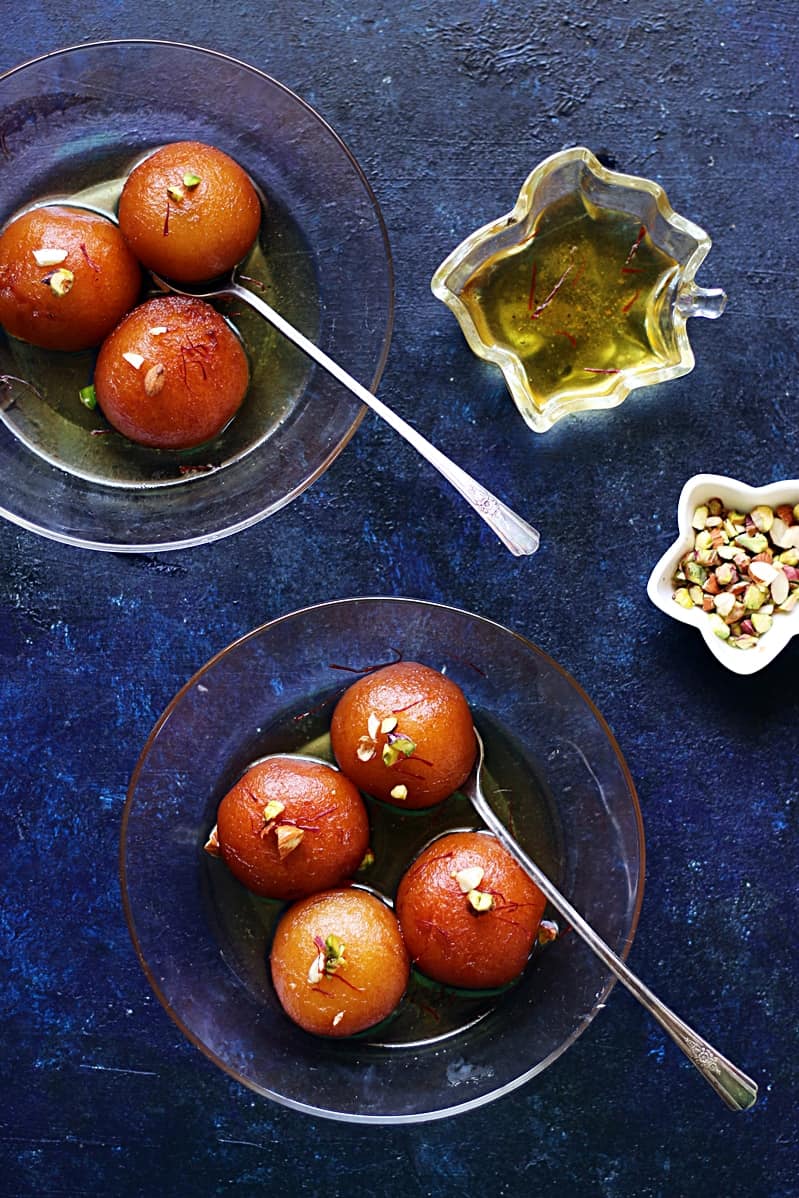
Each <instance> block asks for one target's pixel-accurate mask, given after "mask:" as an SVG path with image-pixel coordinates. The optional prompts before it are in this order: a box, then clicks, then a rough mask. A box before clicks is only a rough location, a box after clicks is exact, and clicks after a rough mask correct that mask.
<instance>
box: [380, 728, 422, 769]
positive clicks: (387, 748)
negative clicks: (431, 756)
mask: <svg viewBox="0 0 799 1198" xmlns="http://www.w3.org/2000/svg"><path fill="white" fill-rule="evenodd" d="M415 751H416V743H415V741H412V740H411V738H410V737H409V736H400V735H399V734H398V733H395V732H389V734H388V740H387V741H386V743H385V744H384V745H383V765H386V766H388V767H389V768H390V767H391V766H392V765H396V764H397V762H398V761H399V759H400V757H410V756H411V755H412V754H413V753H415Z"/></svg>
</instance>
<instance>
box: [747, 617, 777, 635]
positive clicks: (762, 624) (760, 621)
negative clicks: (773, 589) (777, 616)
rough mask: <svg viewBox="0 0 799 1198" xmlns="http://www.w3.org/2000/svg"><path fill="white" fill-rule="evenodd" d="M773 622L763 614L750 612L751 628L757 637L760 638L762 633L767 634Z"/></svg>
mask: <svg viewBox="0 0 799 1198" xmlns="http://www.w3.org/2000/svg"><path fill="white" fill-rule="evenodd" d="M773 622H774V621H773V620H772V618H771V616H767V615H765V614H764V613H763V612H759V611H755V612H752V627H753V628H754V630H755V632H756V633H757V634H758V636H762V635H763V633H764V632H768V630H769V628H771V625H772V624H773Z"/></svg>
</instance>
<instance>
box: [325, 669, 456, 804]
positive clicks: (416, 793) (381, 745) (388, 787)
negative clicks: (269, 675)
mask: <svg viewBox="0 0 799 1198" xmlns="http://www.w3.org/2000/svg"><path fill="white" fill-rule="evenodd" d="M330 735H331V741H332V745H333V752H334V753H335V755H336V760H337V762H338V764H339V766H340V767H341V769H342V770H343V771H344V773H345V774H346V775H347V777H348V778H351V779H352V780H353V782H354V783H355V784H356V786H358V787H360V789H361V790H363V791H365V792H366V793H367V794H370V795H373V796H374V797H375V798H378V799H383V800H384V801H385V802H387V803H392V804H394V805H396V806H397V807H406V808H409V809H411V808H419V807H432V806H433V805H434V804H436V803H440V802H441V801H442V800H443V799H446V798H447V796H448V795H450V794H452V792H453V791H454V790H457V788H458V787H459V786H460V785H461V783H462V782H463V781H464V780H465V779H466V777H467V775H468V773H469V771H470V770H471V768H472V765H473V763H474V758H475V752H476V745H475V739H474V729H473V727H472V717H471V714H470V712H469V706H468V704H467V702H466V699H465V698H464V695H463V692H462V691H461V689H460V687H458V686H457V685H456V684H455V683H454V682H451V681H450V679H449V678H446V677H445V676H444V675H443V674H440V673H439V672H438V670H432V669H431V668H430V667H429V666H425V665H420V664H419V662H415V661H402V662H397V663H396V664H395V665H390V666H384V667H383V668H382V669H379V670H375V671H374V672H373V673H371V674H367V675H365V676H364V677H363V678H359V679H358V681H357V682H355V683H353V685H352V686H351V687H349V688H348V689H347V690H346V691H345V692H344V694H343V695H342V696H341V699H340V700H339V702H338V704H337V705H336V709H335V711H334V712H333V720H332V723H331V727H330Z"/></svg>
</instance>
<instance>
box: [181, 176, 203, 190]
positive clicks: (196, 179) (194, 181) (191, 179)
mask: <svg viewBox="0 0 799 1198" xmlns="http://www.w3.org/2000/svg"><path fill="white" fill-rule="evenodd" d="M200 182H201V179H200V176H199V175H195V174H194V172H193V171H187V172H186V174H185V175H184V176H183V186H184V187H185V188H186V189H187V190H188V191H191V190H192V188H193V187H197V186H198V184H199V183H200Z"/></svg>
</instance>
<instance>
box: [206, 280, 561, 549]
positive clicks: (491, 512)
mask: <svg viewBox="0 0 799 1198" xmlns="http://www.w3.org/2000/svg"><path fill="white" fill-rule="evenodd" d="M224 293H225V294H227V295H235V296H236V297H237V298H238V299H240V300H243V301H244V303H246V304H249V305H250V306H251V307H252V308H255V310H256V312H260V314H261V316H263V317H264V318H265V319H266V320H268V321H269V322H270V324H273V325H274V326H275V328H276V329H278V330H279V332H281V333H282V334H283V336H284V337H286V338H287V339H288V340H289V341H292V342H293V343H294V344H295V345H296V346H298V347H299V349H301V350H302V351H303V353H306V354H307V355H308V357H309V358H313V360H314V361H315V362H317V363H318V364H319V365H320V366H321V367H322V368H323V369H324V370H326V371H327V372H328V374H331V375H332V376H333V378H335V379H337V380H338V381H339V382H340V383H341V384H342V385H343V386H344V387H347V388H348V389H349V390H350V391H352V392H353V394H354V395H357V397H358V399H360V401H361V403H364V404H366V405H367V406H368V407H370V408H371V409H372V411H373V412H375V413H376V414H377V415H378V416H380V417H381V418H382V419H383V420H385V421H386V423H387V424H390V425H391V427H392V428H393V429H394V431H395V432H397V433H399V435H400V436H401V437H404V438H405V440H406V441H408V442H410V444H411V445H412V446H413V447H414V449H415V450H417V452H418V453H420V454H421V455H422V457H424V458H426V459H427V461H428V462H430V464H431V466H435V468H436V470H438V472H439V473H440V474H442V475H443V476H444V478H445V479H446V480H447V482H449V483H451V484H452V486H453V487H454V488H455V490H456V491H458V492H459V493H460V494H461V495H462V496H463V498H464V499H465V500H466V502H467V503H469V504H471V506H472V507H473V508H474V510H475V511H476V512H477V514H478V516H481V517H482V519H483V520H485V522H486V524H487V525H488V526H489V528H491V529H493V531H494V532H495V533H496V534H497V536H498V537H499V539H500V540H501V541H502V543H503V544H504V545H505V546H506V547H507V548H508V549H509V550H510V551H511V553H512V554H514V556H516V557H521V556H524V555H526V554H531V553H535V551H536V549H537V548H538V544H539V535H538V533H537V531H536V530H535V529H534V528H533V527H532V526H531V525H530V524H528V523H527V521H526V520H523V519H522V518H521V516H517V515H516V513H515V512H514V511H511V509H510V508H509V507H508V506H507V505H506V504H504V503H503V502H502V500H501V499H497V497H496V495H492V493H491V492H490V491H488V490H486V488H485V487H483V486H481V484H480V483H478V482H477V480H476V479H474V478H472V477H471V475H470V474H467V473H466V471H465V470H462V469H461V468H460V466H456V464H455V463H454V462H453V461H451V460H450V459H449V458H448V457H447V456H446V455H445V454H443V453H442V452H441V450H439V449H436V447H435V445H431V443H430V442H429V441H428V440H427V439H426V438H425V437H423V436H422V435H421V433H418V432H417V431H416V429H415V428H413V427H412V426H411V425H410V424H408V423H407V422H406V421H405V420H403V419H402V417H401V416H398V415H397V413H396V412H394V411H393V410H392V409H391V408H389V407H387V405H386V404H384V403H383V402H382V400H380V399H378V398H377V396H376V395H373V394H372V392H371V391H369V390H368V389H367V388H366V387H364V386H363V385H362V384H361V383H359V382H358V380H357V379H355V378H353V377H352V375H351V374H348V373H347V371H346V370H344V369H343V367H341V366H339V364H338V363H337V362H335V361H334V360H333V359H332V358H329V357H328V356H327V354H326V353H325V352H324V350H321V349H320V348H319V346H318V345H314V343H313V341H309V340H308V338H307V337H306V336H305V335H304V334H303V333H301V332H300V331H299V329H295V328H294V325H292V324H289V322H288V321H287V320H285V319H284V317H282V316H281V315H280V313H279V312H276V311H275V309H274V308H272V307H270V305H269V304H267V303H266V302H265V301H264V300H262V299H261V297H260V296H258V295H254V294H253V292H252V291H248V290H247V289H246V288H245V287H241V286H239V284H238V283H231V284H230V285H229V286H226V287H225V288H224ZM216 294H222V291H219V292H217V293H216Z"/></svg>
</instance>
